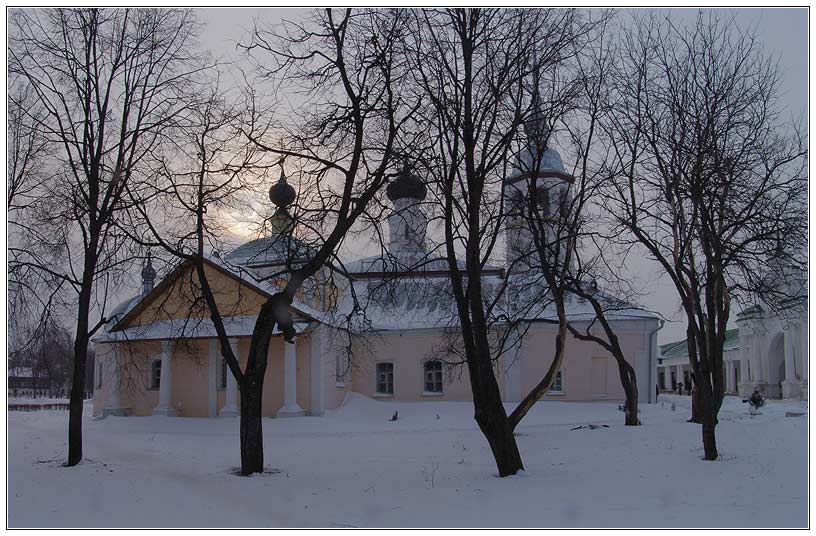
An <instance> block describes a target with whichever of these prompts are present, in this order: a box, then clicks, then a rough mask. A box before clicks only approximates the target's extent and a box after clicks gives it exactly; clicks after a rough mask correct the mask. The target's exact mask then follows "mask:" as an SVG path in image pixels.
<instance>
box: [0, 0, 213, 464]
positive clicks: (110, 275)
mask: <svg viewBox="0 0 816 536" xmlns="http://www.w3.org/2000/svg"><path fill="white" fill-rule="evenodd" d="M195 31H196V25H195V22H194V20H193V18H192V15H191V13H190V12H189V11H181V10H155V9H139V10H118V9H106V10H102V9H49V10H15V11H14V12H13V13H12V17H11V28H10V38H9V63H10V70H11V71H12V72H14V73H16V74H17V75H19V76H20V77H21V78H22V79H24V80H25V81H26V83H27V84H28V86H29V87H30V90H31V91H32V92H33V94H34V95H36V100H37V103H38V105H39V106H41V107H42V118H41V120H39V121H38V122H37V129H38V130H39V132H40V134H41V135H42V137H43V139H45V140H47V142H48V143H49V147H50V148H53V151H52V153H51V154H50V155H48V156H49V161H48V162H47V164H44V165H45V166H46V169H47V170H48V171H49V172H50V175H51V182H50V183H49V187H48V191H47V192H46V193H44V194H43V195H42V196H40V197H39V198H38V199H37V202H38V203H39V205H40V208H39V211H38V214H40V216H41V218H40V220H39V222H38V225H39V226H40V228H41V229H46V231H44V232H42V233H41V234H40V236H41V237H42V238H43V239H44V240H46V241H47V242H48V243H49V244H52V245H54V247H55V248H59V249H62V251H64V252H65V258H64V260H62V261H61V262H60V261H58V262H54V259H50V258H47V257H45V256H42V255H39V254H38V252H33V251H31V250H30V249H29V248H28V247H27V245H26V244H23V245H21V246H20V247H19V248H18V250H17V251H16V252H15V253H16V254H19V256H20V257H27V258H23V259H20V260H19V261H18V264H19V265H21V266H28V267H31V268H33V269H36V270H38V271H40V272H43V273H47V274H49V275H50V276H52V277H54V278H56V279H57V280H59V281H61V282H63V284H64V285H65V287H66V288H70V289H71V290H72V291H74V293H75V295H76V300H77V302H76V317H75V321H76V338H75V342H74V360H73V362H74V368H73V380H72V384H71V397H70V398H71V401H70V413H69V431H68V460H67V465H69V466H73V465H76V464H77V463H79V461H80V460H81V459H82V407H83V398H84V394H85V376H86V371H85V369H86V357H87V352H88V343H89V340H90V338H91V337H92V336H93V334H94V333H96V331H97V330H98V329H99V328H101V327H102V326H103V325H104V323H105V319H104V310H105V304H106V299H107V291H108V289H109V288H110V286H111V285H113V284H114V283H115V282H116V281H115V278H116V273H115V270H117V268H119V267H121V266H122V264H123V263H127V262H128V261H129V258H128V251H127V250H126V249H125V248H124V247H123V244H125V243H126V237H125V236H123V235H122V234H121V233H119V232H118V231H117V227H116V226H115V220H116V218H117V214H118V213H119V212H120V211H122V210H124V209H126V208H127V205H126V203H124V199H125V197H124V195H123V194H124V192H125V190H126V188H127V186H128V185H129V184H130V183H132V182H134V181H136V180H138V177H139V176H140V173H141V171H142V169H141V167H140V166H141V164H142V161H143V159H144V157H145V155H146V154H150V152H151V151H152V150H153V149H154V148H155V147H156V146H157V145H158V144H159V143H160V142H161V141H162V134H163V133H164V131H165V129H166V128H168V127H169V126H170V125H172V124H173V123H174V122H175V121H176V120H177V118H178V117H179V115H180V113H182V112H183V111H184V109H185V104H184V99H182V98H180V97H181V94H182V93H183V92H184V91H190V90H192V89H193V88H192V87H191V86H192V85H193V75H194V73H196V72H198V71H199V69H201V68H202V61H201V60H200V58H199V57H197V56H196V55H195V54H194V53H193V52H192V50H193V48H192V47H193V45H194V38H195ZM94 312H95V314H99V315H100V316H102V319H101V320H100V321H99V322H96V323H95V322H94V321H93V320H92V314H94Z"/></svg>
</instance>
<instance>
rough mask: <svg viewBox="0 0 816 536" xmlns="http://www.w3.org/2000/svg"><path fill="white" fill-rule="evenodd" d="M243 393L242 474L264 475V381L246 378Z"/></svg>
mask: <svg viewBox="0 0 816 536" xmlns="http://www.w3.org/2000/svg"><path fill="white" fill-rule="evenodd" d="M239 389H240V391H241V474H242V475H244V476H249V475H251V474H252V473H262V472H263V468H264V462H263V425H262V421H261V419H262V418H263V417H262V415H261V407H262V400H263V380H262V379H261V381H258V380H257V378H253V377H250V376H244V382H242V384H241V385H239Z"/></svg>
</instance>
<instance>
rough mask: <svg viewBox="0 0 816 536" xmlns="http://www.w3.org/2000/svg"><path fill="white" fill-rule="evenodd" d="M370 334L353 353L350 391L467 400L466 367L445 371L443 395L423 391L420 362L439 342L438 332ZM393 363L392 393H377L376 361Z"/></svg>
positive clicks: (402, 398) (417, 331)
mask: <svg viewBox="0 0 816 536" xmlns="http://www.w3.org/2000/svg"><path fill="white" fill-rule="evenodd" d="M380 335H381V336H380V337H371V338H370V339H369V341H368V344H367V348H366V350H365V351H359V352H358V353H357V354H356V355H355V363H354V364H353V366H352V370H353V390H354V391H355V392H358V393H361V394H364V395H366V396H370V397H374V398H386V399H387V398H394V399H399V400H407V401H420V400H460V401H461V400H470V399H471V392H470V380H469V376H468V372H467V368H466V367H455V369H453V370H452V371H450V372H448V371H447V370H446V371H445V373H444V375H443V377H444V380H443V388H442V391H443V392H442V394H441V395H437V394H431V395H428V394H424V387H425V381H424V376H423V374H424V372H423V364H424V362H425V361H426V360H427V359H429V358H430V357H431V356H432V355H433V353H434V348H435V347H437V346H438V345H439V344H440V342H441V341H442V337H441V336H440V335H439V334H438V333H433V332H430V331H425V330H416V331H402V332H400V331H388V332H382V333H380ZM380 362H391V363H393V364H394V396H393V397H388V396H385V397H384V396H381V395H378V394H377V393H376V383H377V380H376V364H377V363H380Z"/></svg>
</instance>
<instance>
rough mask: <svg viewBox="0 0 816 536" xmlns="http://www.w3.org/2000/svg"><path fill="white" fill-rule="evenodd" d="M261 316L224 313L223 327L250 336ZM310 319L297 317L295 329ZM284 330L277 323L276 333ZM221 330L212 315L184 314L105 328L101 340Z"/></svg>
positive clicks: (197, 335) (160, 337) (206, 334)
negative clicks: (145, 322) (298, 319)
mask: <svg viewBox="0 0 816 536" xmlns="http://www.w3.org/2000/svg"><path fill="white" fill-rule="evenodd" d="M257 319H258V317H257V316H255V315H253V316H227V317H224V329H225V330H226V332H227V336H228V337H249V336H251V335H252V330H253V328H254V327H255V322H256V321H257ZM309 324H310V322H309V321H305V320H304V321H296V322H295V325H294V326H295V332H296V333H298V334H300V333H302V332H303V330H305V329H306V328H307V327H308V326H309ZM280 333H281V332H280V330H279V329H278V328H277V327H276V328H275V330H274V331H273V332H272V334H273V335H279V334H280ZM217 335H218V334H217V333H216V331H215V326H214V325H213V323H212V320H210V319H209V318H181V319H173V320H157V321H155V322H151V323H149V324H144V325H141V326H132V327H128V328H125V329H121V330H118V331H109V332H105V333H104V334H103V335H101V336H99V337H98V338H97V339H96V341H98V342H113V341H127V340H164V339H195V338H214V337H216V336H217Z"/></svg>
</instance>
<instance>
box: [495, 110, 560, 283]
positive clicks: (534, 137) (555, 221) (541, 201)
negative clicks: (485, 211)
mask: <svg viewBox="0 0 816 536" xmlns="http://www.w3.org/2000/svg"><path fill="white" fill-rule="evenodd" d="M533 98H534V102H535V103H537V102H538V98H537V96H534V97H533ZM548 128H549V127H548V126H547V125H546V121H545V119H544V117H543V114H542V113H541V112H537V113H536V114H535V115H534V116H533V117H532V118H531V119H530V120H529V121H527V122H526V123H525V124H524V132H525V135H526V140H527V144H526V146H525V147H524V148H523V149H522V150H521V151H520V152H519V154H518V155H517V157H516V163H515V165H514V166H513V169H512V171H511V172H510V175H509V176H508V177H506V178H505V180H504V184H503V187H502V190H503V192H502V194H503V196H504V207H505V211H506V214H507V217H506V220H505V240H506V243H505V248H506V250H505V251H506V260H507V261H506V262H507V269H508V270H509V271H511V272H525V271H529V270H531V269H532V268H533V267H535V266H536V265H538V264H539V259H538V254H537V253H536V248H535V242H534V238H533V232H532V230H531V229H530V223H529V215H528V211H529V203H530V197H529V196H530V195H535V196H536V199H537V203H536V205H537V207H538V210H539V215H540V217H541V220H542V221H544V222H546V236H545V237H544V242H545V243H549V244H554V243H555V240H556V237H557V235H558V232H559V227H560V225H561V223H562V222H563V221H564V220H563V218H565V217H566V214H567V213H568V210H569V206H570V197H569V196H570V186H571V185H572V182H573V177H572V176H571V175H569V174H568V173H567V172H566V170H565V169H564V164H563V163H562V162H561V155H560V154H558V151H556V150H555V149H552V148H551V147H548V146H547V143H548V138H549V135H548ZM561 249H562V251H563V247H562V248H561ZM562 254H563V253H561V254H559V256H560V255H562Z"/></svg>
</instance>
